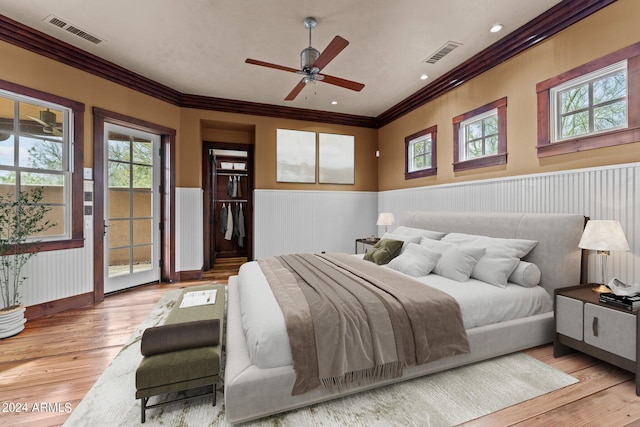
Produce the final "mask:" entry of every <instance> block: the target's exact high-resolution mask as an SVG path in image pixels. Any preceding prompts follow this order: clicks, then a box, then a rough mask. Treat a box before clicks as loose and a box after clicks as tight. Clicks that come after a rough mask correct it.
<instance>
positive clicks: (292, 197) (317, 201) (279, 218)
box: [254, 190, 378, 258]
mask: <svg viewBox="0 0 640 427" xmlns="http://www.w3.org/2000/svg"><path fill="white" fill-rule="evenodd" d="M377 200H378V195H377V193H375V192H352V191H291V190H286V191H285V190H255V191H254V224H255V228H254V230H255V240H254V256H255V258H264V257H267V256H273V255H281V254H288V253H319V252H322V251H325V252H346V253H354V251H355V239H357V238H359V237H367V236H369V235H371V234H375V233H376V225H375V223H376V219H377V214H378V210H377V203H378V202H377Z"/></svg>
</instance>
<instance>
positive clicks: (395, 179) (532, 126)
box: [378, 0, 640, 191]
mask: <svg viewBox="0 0 640 427" xmlns="http://www.w3.org/2000/svg"><path fill="white" fill-rule="evenodd" d="M638 16H640V2H638V1H636V0H619V1H617V2H616V3H613V4H612V5H610V6H608V7H606V8H605V9H603V10H601V11H600V12H598V13H596V14H594V15H592V16H590V17H588V18H586V19H584V20H582V21H580V22H578V23H577V24H575V25H573V26H572V27H570V28H568V29H566V30H564V31H562V32H561V33H559V34H557V35H555V36H554V37H552V38H550V39H548V40H546V41H544V42H542V43H540V44H539V45H538V46H536V47H534V48H531V49H529V50H527V51H525V52H524V53H522V54H520V55H518V56H517V57H515V58H512V59H511V60H509V61H506V62H504V63H503V64H500V65H499V66H497V67H495V68H493V69H492V70H490V71H488V72H486V73H484V74H482V75H480V76H479V77H477V78H475V79H473V80H470V81H469V82H467V83H464V84H462V85H461V86H460V87H458V88H456V89H455V90H453V91H451V92H449V93H447V94H446V95H444V96H442V97H440V98H438V99H436V100H434V101H432V102H430V103H428V104H426V105H424V106H422V107H420V108H418V109H416V110H414V111H413V112H411V113H409V114H407V115H406V116H404V117H402V118H400V119H398V120H396V121H395V122H393V123H391V124H389V125H387V126H385V127H383V128H382V129H380V130H379V135H378V140H379V146H380V152H381V157H380V162H379V170H378V177H379V179H378V189H379V190H380V191H383V190H391V189H400V188H410V187H420V186H427V185H434V184H445V183H451V182H461V181H468V180H480V179H488V178H497V177H507V176H514V175H523V174H531V173H539V172H550V171H558V170H565V169H575V168H583V167H591V166H599V165H610V164H618V163H628V162H637V161H640V143H633V144H627V145H623V146H617V147H611V148H601V149H596V150H592V151H585V152H580V153H573V154H565V155H560V156H554V157H548V158H545V159H538V157H537V155H536V149H535V146H536V144H537V128H536V126H537V118H536V114H537V101H536V84H537V83H538V82H541V81H543V80H546V79H548V78H550V77H553V76H556V75H558V74H560V73H562V72H565V71H567V70H570V69H572V68H575V67H577V66H579V65H582V64H584V63H586V62H589V61H591V60H593V59H596V58H599V57H601V56H604V55H606V54H608V53H610V52H613V51H616V50H618V49H621V48H623V47H626V46H629V45H632V44H634V43H636V42H638V40H640V26H639V25H638V19H637V17H638ZM505 96H506V97H507V152H508V158H507V165H505V166H494V167H488V168H481V169H474V170H470V171H466V172H459V173H454V172H453V166H452V163H453V126H452V122H451V120H452V118H453V117H455V116H457V115H460V114H463V113H466V112H468V111H470V110H473V109H475V108H477V107H480V106H483V105H485V104H487V103H489V102H492V101H495V100H497V99H500V98H502V97H505ZM434 125H437V126H438V146H437V154H438V157H437V165H438V174H437V176H435V177H426V178H418V179H411V180H405V179H404V167H405V166H404V138H405V137H406V136H408V135H411V134H413V133H415V132H417V131H420V130H422V129H425V128H427V127H430V126H434Z"/></svg>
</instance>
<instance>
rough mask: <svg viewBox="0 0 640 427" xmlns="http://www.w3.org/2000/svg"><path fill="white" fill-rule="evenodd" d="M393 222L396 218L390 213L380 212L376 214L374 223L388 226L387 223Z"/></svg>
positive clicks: (391, 223)
mask: <svg viewBox="0 0 640 427" xmlns="http://www.w3.org/2000/svg"><path fill="white" fill-rule="evenodd" d="M395 223H396V219H395V218H394V217H393V214H392V213H389V212H382V213H381V214H380V215H379V216H378V221H377V222H376V225H384V226H389V225H393V224H395Z"/></svg>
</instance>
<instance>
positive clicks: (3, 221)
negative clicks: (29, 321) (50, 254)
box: [0, 187, 55, 338]
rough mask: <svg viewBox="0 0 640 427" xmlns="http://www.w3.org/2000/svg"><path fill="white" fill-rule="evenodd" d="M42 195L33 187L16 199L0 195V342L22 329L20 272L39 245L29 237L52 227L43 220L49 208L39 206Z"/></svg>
mask: <svg viewBox="0 0 640 427" xmlns="http://www.w3.org/2000/svg"><path fill="white" fill-rule="evenodd" d="M43 192H44V189H43V187H35V188H33V189H31V190H28V191H20V192H19V194H18V197H17V198H15V197H13V195H4V194H0V294H1V296H2V306H1V307H0V338H6V337H9V336H12V335H15V334H17V333H19V332H21V331H22V330H23V329H24V323H25V322H26V320H25V318H24V312H25V308H24V306H23V305H22V304H21V297H22V296H21V294H20V291H21V288H22V285H23V283H24V281H25V280H26V279H27V277H25V276H24V275H23V273H22V269H23V267H24V266H25V265H26V263H27V261H29V260H30V259H31V258H32V257H33V256H35V255H36V254H37V253H38V251H39V242H40V241H39V240H34V239H33V237H34V236H37V235H39V234H41V233H43V232H45V231H46V230H48V229H49V228H51V227H53V226H54V225H55V224H54V223H52V222H50V221H49V220H48V219H47V218H46V217H47V213H48V212H49V211H50V210H51V208H50V207H48V206H45V205H43V204H41V203H40V202H41V201H42V198H43Z"/></svg>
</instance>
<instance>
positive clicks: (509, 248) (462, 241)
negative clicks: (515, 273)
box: [442, 233, 538, 258]
mask: <svg viewBox="0 0 640 427" xmlns="http://www.w3.org/2000/svg"><path fill="white" fill-rule="evenodd" d="M442 241H444V242H449V243H454V244H456V245H466V246H473V247H474V248H489V247H491V248H495V249H501V250H502V251H503V252H504V253H505V254H508V255H510V256H514V257H516V258H522V257H524V256H526V255H527V254H528V253H529V252H531V250H532V249H533V248H534V247H535V246H536V245H537V244H538V242H537V241H535V240H527V239H503V238H500V237H488V236H478V235H475V234H464V233H449V234H447V235H446V236H444V237H443V238H442Z"/></svg>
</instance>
